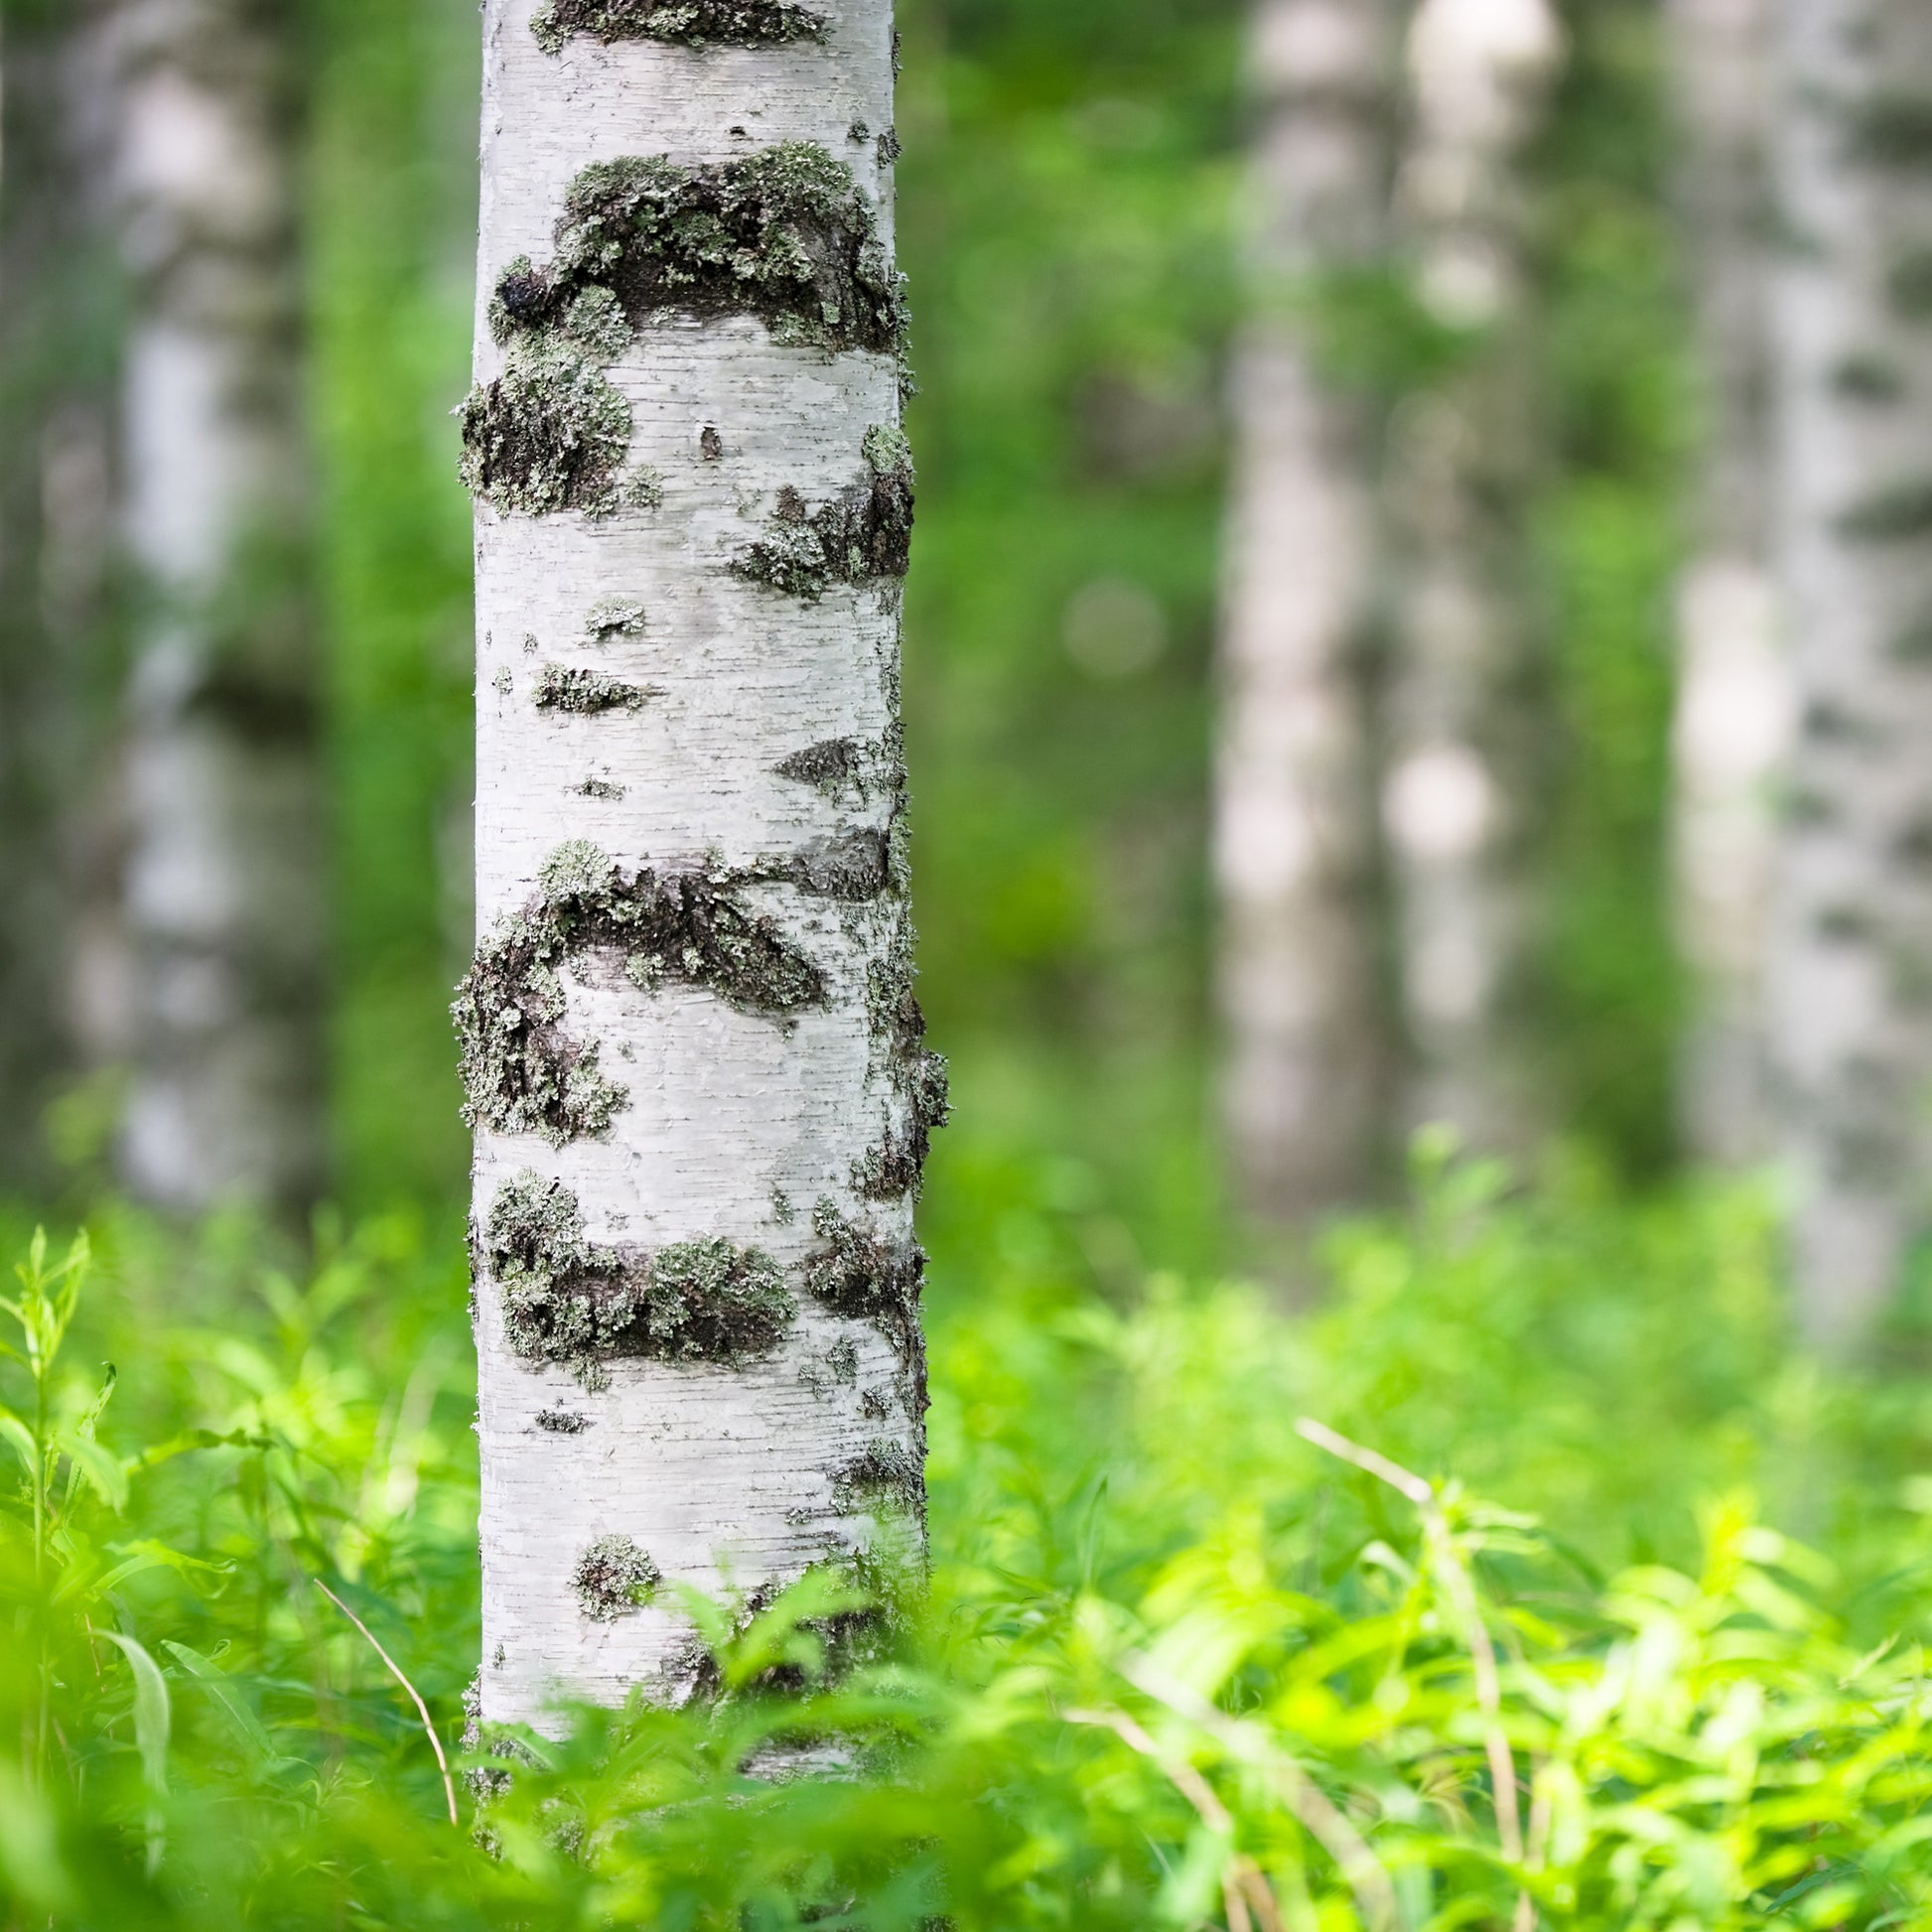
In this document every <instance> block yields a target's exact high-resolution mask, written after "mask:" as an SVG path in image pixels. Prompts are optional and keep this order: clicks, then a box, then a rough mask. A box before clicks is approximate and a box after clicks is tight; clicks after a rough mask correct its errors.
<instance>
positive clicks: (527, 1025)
mask: <svg viewBox="0 0 1932 1932" xmlns="http://www.w3.org/2000/svg"><path fill="white" fill-rule="evenodd" d="M733 886H734V882H733V881H732V880H731V878H730V876H729V875H724V874H718V873H707V872H688V873H662V874H660V873H655V872H652V871H651V870H650V869H648V868H643V869H640V870H639V871H638V872H636V873H635V874H634V875H631V876H629V877H625V876H624V875H623V874H622V873H621V870H620V869H619V868H618V867H617V866H616V865H615V864H614V863H613V862H612V861H611V860H610V859H609V858H608V857H607V856H606V855H605V854H604V853H603V852H601V851H600V850H599V849H598V848H597V847H596V846H595V845H592V844H591V843H590V842H589V841H588V840H583V839H579V840H573V841H571V842H570V843H569V844H567V845H564V846H560V847H559V848H558V850H557V851H556V852H555V853H553V854H552V856H551V859H550V862H549V863H548V864H547V865H546V866H545V867H544V869H543V873H542V875H541V877H540V879H539V882H538V892H537V895H536V897H534V898H532V899H531V901H530V902H529V903H528V904H527V905H526V906H524V908H523V909H522V910H521V911H520V912H517V913H514V914H512V915H510V916H509V917H507V918H505V919H503V920H501V921H499V922H498V924H497V925H496V927H495V929H494V930H493V931H492V932H491V933H490V934H489V936H488V937H487V938H486V939H485V940H484V941H483V944H482V945H481V946H480V947H479V948H478V950H477V956H476V959H475V961H474V962H473V964H472V966H471V969H470V972H469V973H468V974H467V975H466V977H465V978H464V981H463V984H462V985H461V986H460V987H459V988H458V989H457V999H456V1003H455V1005H454V1006H453V1008H452V1009H451V1011H452V1013H453V1015H454V1017H455V1020H456V1024H457V1033H458V1037H459V1040H460V1043H461V1046H462V1074H463V1084H464V1093H465V1102H464V1118H465V1119H466V1120H467V1121H468V1122H469V1123H470V1124H471V1125H472V1126H473V1127H477V1126H486V1127H489V1128H492V1129H494V1130H495V1131H496V1132H498V1133H503V1134H540V1135H542V1136H543V1138H544V1139H546V1140H548V1141H550V1142H551V1144H552V1145H553V1146H559V1147H561V1146H563V1145H564V1144H565V1143H566V1142H569V1141H573V1140H577V1139H579V1138H581V1137H583V1136H585V1135H588V1134H596V1133H599V1132H601V1131H602V1130H603V1129H604V1128H605V1127H607V1126H608V1125H609V1124H610V1121H611V1118H612V1116H613V1114H614V1113H615V1112H616V1111H617V1109H618V1108H619V1107H620V1106H621V1105H622V1104H623V1101H624V1098H625V1096H624V1093H623V1091H622V1089H621V1088H619V1087H616V1086H614V1085H613V1084H612V1083H611V1082H610V1081H609V1080H607V1079H606V1078H605V1077H604V1075H603V1074H602V1072H601V1071H600V1069H599V1067H598V1049H597V1047H596V1045H595V1043H591V1044H585V1043H582V1042H580V1041H577V1040H575V1039H573V1038H571V1037H570V1036H569V1035H567V1034H566V1033H565V1032H564V1031H563V1028H562V1025H561V1023H562V1020H563V1015H564V992H563V981H562V977H561V974H562V969H563V967H564V966H565V965H566V964H567V963H568V962H569V961H570V960H572V959H576V958H581V957H583V956H584V955H585V954H588V953H591V952H593V951H597V950H608V951H613V952H617V953H621V955H622V957H623V962H624V972H625V975H626V976H627V977H628V978H629V979H630V980H631V982H632V983H633V984H634V985H637V986H640V987H645V988H650V987H655V986H657V985H658V984H660V983H662V982H664V981H667V980H669V981H683V982H685V983H687V984H690V985H694V986H704V987H708V988H709V989H710V990H712V991H713V992H715V993H717V994H718V996H719V997H720V998H721V999H723V1000H725V1001H726V1002H727V1003H728V1004H730V1005H732V1006H734V1007H737V1008H739V1009H740V1010H741V1011H743V1012H748V1013H759V1014H764V1015H768V1016H773V1017H783V1016H785V1015H787V1014H790V1013H794V1012H796V1011H798V1010H799V1009H801V1008H804V1007H811V1006H817V1005H820V1004H822V1003H823V1001H824V999H825V997H826V986H825V979H824V975H823V974H822V973H821V972H820V971H819V969H818V967H817V966H816V965H814V964H813V962H812V961H811V960H810V959H809V958H808V957H807V956H806V955H805V954H804V953H803V952H801V951H800V950H799V949H798V947H797V946H795V945H794V944H792V942H791V941H790V940H788V939H786V938H785V937H784V935H783V934H782V933H781V932H780V931H779V930H778V928H777V926H776V925H775V924H774V923H773V922H772V921H771V920H770V919H768V918H766V917H765V916H764V915H762V914H761V913H758V912H754V911H752V910H750V909H749V908H748V907H747V906H746V905H745V904H744V903H743V902H742V901H741V900H740V898H739V897H737V895H736V893H735V891H734V890H733Z"/></svg>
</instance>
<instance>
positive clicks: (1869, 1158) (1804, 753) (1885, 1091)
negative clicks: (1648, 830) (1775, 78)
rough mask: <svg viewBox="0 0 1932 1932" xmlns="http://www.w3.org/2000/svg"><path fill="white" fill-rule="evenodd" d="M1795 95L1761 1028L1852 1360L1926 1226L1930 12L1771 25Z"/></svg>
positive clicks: (1787, 194)
mask: <svg viewBox="0 0 1932 1932" xmlns="http://www.w3.org/2000/svg"><path fill="white" fill-rule="evenodd" d="M1772 19H1773V21H1774V23H1775V33H1776V51H1777V56H1778V63H1779V67H1780V69H1781V72H1780V74H1779V80H1780V83H1781V89H1782V93H1783V98H1782V99H1781V100H1780V101H1779V103H1778V105H1777V108H1776V111H1775V112H1774V113H1773V114H1772V116H1771V120H1770V127H1771V142H1772V149H1773V160H1774V162H1775V168H1776V176H1777V180H1776V195H1775V206H1776V207H1777V209H1778V212H1779V217H1780V221H1781V223H1782V225H1783V226H1784V227H1785V229H1786V230H1787V231H1788V233H1789V236H1790V239H1791V243H1792V245H1791V246H1789V247H1787V248H1784V249H1782V250H1780V251H1779V252H1778V255H1777V257H1776V264H1775V274H1774V300H1773V303H1772V309H1771V314H1772V330H1773V357H1772V361H1773V368H1772V394H1773V400H1774V408H1775V413H1776V416H1777V419H1778V420H1777V432H1778V436H1777V440H1778V449H1777V462H1776V466H1775V490H1776V494H1777V498H1778V501H1777V504H1776V512H1775V514H1776V528H1775V539H1776V540H1775V542H1774V545H1773V554H1774V556H1775V558H1776V560H1777V569H1778V574H1779V577H1780V580H1781V584H1780V588H1781V589H1782V590H1783V592H1784V597H1785V603H1786V606H1787V612H1786V617H1787V621H1786V625H1785V631H1786V635H1787V637H1788V639H1789V655H1790V662H1791V671H1792V677H1793V681H1794V683H1795V686H1796V690H1795V693H1794V710H1795V711H1796V713H1797V715H1798V717H1799V718H1800V719H1801V720H1802V727H1801V729H1800V730H1799V732H1798V734H1797V736H1796V740H1795V743H1794V745H1793V747H1792V751H1791V756H1790V771H1789V787H1788V789H1789V795H1790V798H1791V807H1790V808H1789V809H1788V810H1787V811H1786V813H1785V815H1784V820H1783V824H1782V826H1781V828H1780V850H1779V853H1778V874H1779V877H1778V885H1777V894H1776V903H1775V908H1774V913H1773V928H1772V946H1771V950H1770V969H1769V977H1770V988H1769V1013H1770V1022H1769V1024H1770V1032H1771V1050H1772V1058H1773V1070H1774V1075H1775V1079H1774V1095H1775V1102H1776V1109H1777V1114H1778V1121H1777V1129H1778V1141H1779V1149H1780V1152H1781V1153H1782V1155H1783V1157H1784V1162H1785V1166H1786V1169H1787V1171H1788V1173H1790V1175H1791V1177H1792V1180H1793V1183H1794V1220H1793V1227H1792V1236H1793V1239H1792V1249H1793V1263H1794V1276H1795V1281H1796V1288H1797V1295H1798V1312H1799V1316H1800V1319H1801V1321H1802V1323H1803V1325H1804V1326H1805V1327H1806V1328H1807V1329H1808V1330H1809V1332H1810V1334H1811V1336H1812V1338H1813V1339H1814V1340H1816V1341H1819V1342H1821V1343H1824V1344H1826V1345H1828V1346H1835V1347H1843V1346H1847V1345H1852V1344H1856V1343H1857V1342H1858V1341H1859V1340H1860V1339H1862V1338H1863V1336H1864V1335H1865V1334H1866V1333H1868V1331H1869V1329H1870V1327H1871V1325H1872V1323H1873V1322H1874V1321H1875V1320H1876V1319H1877V1317H1878V1315H1879V1312H1880V1311H1881V1309H1882V1308H1883V1305H1884V1303H1885V1302H1886V1300H1887V1299H1888V1297H1889V1296H1890V1295H1891V1294H1892V1293H1893V1292H1894V1290H1895V1289H1896V1288H1897V1287H1898V1285H1899V1275H1900V1269H1901V1264H1902V1263H1903V1260H1904V1257H1905V1255H1906V1253H1907V1250H1908V1248H1909V1247H1910V1244H1911V1243H1912V1241H1913V1240H1914V1238H1915V1237H1916V1236H1917V1235H1919V1234H1920V1233H1921V1232H1922V1231H1923V1230H1924V1228H1925V1226H1926V1223H1927V1218H1928V1217H1927V1208H1928V1196H1927V1184H1926V1175H1927V1173H1932V1121H1929V1119H1928V1114H1927V1108H1926V1096H1927V1093H1928V1091H1932V1004H1928V1002H1927V999H1926V988H1927V986H1928V985H1932V875H1928V873H1927V870H1926V867H1925V864H1924V860H1923V858H1922V857H1921V856H1920V854H1921V839H1922V836H1923V830H1924V827H1925V825H1926V823H1927V821H1928V818H1932V769H1929V768H1928V765H1927V761H1926V756H1925V748H1926V746H1927V744H1928V743H1932V659H1928V657H1927V656H1926V655H1925V654H1924V652H1923V645H1922V640H1923V639H1924V638H1925V636H1926V621H1927V616H1928V613H1932V548H1929V547H1928V544H1927V541H1926V539H1927V537H1928V536H1932V474H1928V460H1927V453H1928V451H1932V328H1928V326H1927V322H1928V316H1927V308H1928V302H1929V301H1932V269H1928V267H1927V263H1928V260H1932V257H1929V256H1928V252H1927V251H1928V249H1929V248H1932V224H1929V223H1928V221H1927V216H1926V207H1927V204H1926V189H1927V181H1928V175H1927V169H1928V166H1929V165H1932V9H1928V8H1926V7H1925V6H1924V5H1923V4H1921V0H1802V4H1786V5H1783V6H1778V7H1774V8H1773V9H1772Z"/></svg>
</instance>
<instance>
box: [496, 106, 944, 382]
mask: <svg viewBox="0 0 1932 1932" xmlns="http://www.w3.org/2000/svg"><path fill="white" fill-rule="evenodd" d="M587 299H594V300H595V301H596V303H597V305H598V307H597V311H596V313H597V315H598V317H600V318H602V317H604V316H607V315H608V314H609V313H610V305H612V304H615V305H616V306H617V307H618V308H621V311H622V313H623V315H624V316H625V317H626V318H628V322H629V325H630V327H631V328H633V329H635V328H640V327H642V326H644V325H645V324H646V323H648V322H649V321H650V319H651V318H653V317H655V316H658V315H660V314H665V313H670V314H680V315H689V316H698V317H706V316H724V315H749V316H757V317H759V319H760V320H762V321H763V323H764V324H765V326H766V327H767V328H768V329H769V330H770V331H771V334H772V336H773V338H774V339H775V340H777V341H779V342H789V343H803V344H812V345H817V346H820V347H823V348H827V349H848V348H863V349H872V350H875V351H877V352H879V353H881V354H889V355H897V353H898V352H899V350H900V348H901V346H902V344H903V338H904V331H905V315H904V304H903V299H902V297H901V295H900V291H899V277H898V275H897V272H896V271H895V270H894V268H893V266H892V264H891V261H890V260H889V258H888V256H887V253H886V249H885V247H884V245H883V243H882V242H881V240H880V238H879V234H878V224H877V221H876V219H875V217H874V214H873V209H872V206H871V204H870V202H868V200H867V199H866V197H865V194H864V193H863V191H862V190H861V189H860V187H859V184H858V181H857V178H856V177H855V176H854V175H853V173H852V170H851V169H850V168H848V167H847V166H846V165H845V164H844V163H843V162H842V161H838V160H835V159H834V158H833V156H832V155H831V153H830V152H829V151H828V150H827V149H825V148H823V147H820V146H818V145H816V144H815V143H811V142H800V141H793V142H787V143H784V144H781V145H779V146H777V147H771V148H764V149H761V150H760V151H759V153H757V154H754V155H749V156H747V157H746V158H745V159H744V160H742V161H730V162H724V163H720V164H718V165H716V166H710V167H696V168H689V167H682V166H680V165H678V164H677V163H675V162H673V161H671V160H669V159H668V158H666V157H665V156H662V155H629V156H625V157H622V158H621V159H619V160H616V161H604V162H597V163H594V164H593V165H592V166H590V167H588V168H586V169H584V170H583V172H582V173H581V174H579V175H578V176H577V178H576V180H575V181H573V182H572V183H571V186H570V191H569V194H568V196H567V198H566V202H565V211H564V215H563V218H562V219H561V220H560V221H559V223H558V226H557V251H556V255H555V257H554V259H553V260H552V261H551V262H550V264H549V265H548V267H546V268H543V269H537V268H534V267H532V266H531V265H530V264H529V263H528V262H526V261H522V260H519V261H518V262H516V263H514V264H512V266H511V268H510V270H509V271H508V272H507V273H506V274H505V275H504V277H503V279H502V280H501V281H500V282H499V283H498V284H497V289H496V297H495V301H494V303H493V304H492V308H491V316H492V321H493V322H494V324H495V326H496V327H497V329H498V331H499V335H500V339H501V340H505V341H508V340H510V339H511V337H512V336H513V335H514V334H516V333H517V332H529V333H533V334H542V333H545V332H558V331H561V330H564V329H566V328H573V327H574V328H576V329H578V330H579V331H580V333H581V331H582V329H583V328H584V327H585V326H586V325H585V324H584V323H583V322H581V321H574V320H573V319H574V318H578V317H579V316H580V314H581V305H582V304H583V303H584V302H585V301H586V300H587Z"/></svg>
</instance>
